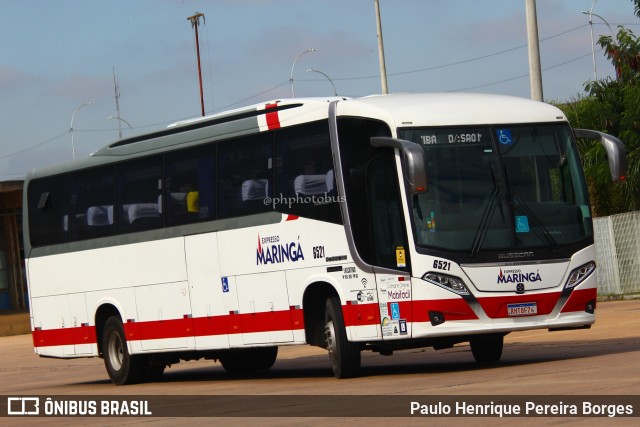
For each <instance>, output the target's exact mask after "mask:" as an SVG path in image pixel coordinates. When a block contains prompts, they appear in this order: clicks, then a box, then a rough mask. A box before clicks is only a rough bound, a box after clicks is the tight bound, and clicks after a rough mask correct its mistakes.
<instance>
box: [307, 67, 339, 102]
mask: <svg viewBox="0 0 640 427" xmlns="http://www.w3.org/2000/svg"><path fill="white" fill-rule="evenodd" d="M307 72H308V73H318V74H322V75H323V76H325V77H326V78H327V80H329V83H331V86H333V96H338V91H337V90H336V85H334V84H333V80H331V78H330V77H329V76H327V75H326V74H325V73H323V72H322V71H320V70H316V69H315V68H309V69H308V70H307Z"/></svg>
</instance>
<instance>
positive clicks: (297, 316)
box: [32, 307, 304, 347]
mask: <svg viewBox="0 0 640 427" xmlns="http://www.w3.org/2000/svg"><path fill="white" fill-rule="evenodd" d="M303 329H304V314H303V311H302V310H301V309H299V308H296V307H291V308H290V309H288V310H282V311H267V312H261V313H248V314H234V315H227V316H210V317H198V318H191V317H186V318H185V317H183V318H181V319H170V320H154V321H147V322H127V323H125V324H124V331H125V335H126V338H127V339H128V340H129V341H144V340H154V339H166V338H185V337H191V336H209V335H227V334H229V335H231V334H250V333H258V332H271V331H289V330H303ZM32 338H33V345H34V347H51V346H58V345H76V344H95V343H96V342H97V340H96V330H95V327H94V326H83V327H78V328H60V329H48V330H35V331H33V332H32Z"/></svg>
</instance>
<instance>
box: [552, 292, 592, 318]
mask: <svg viewBox="0 0 640 427" xmlns="http://www.w3.org/2000/svg"><path fill="white" fill-rule="evenodd" d="M597 298H598V289H596V288H590V289H576V290H574V291H573V292H571V296H569V299H568V300H567V302H566V303H565V304H564V307H562V310H560V312H561V313H569V312H572V311H585V309H586V308H587V304H588V303H589V302H592V301H595V300H596V299H597ZM593 308H594V309H595V306H594V307H593Z"/></svg>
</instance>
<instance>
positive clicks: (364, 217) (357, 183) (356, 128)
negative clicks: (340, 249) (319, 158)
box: [338, 118, 393, 264]
mask: <svg viewBox="0 0 640 427" xmlns="http://www.w3.org/2000/svg"><path fill="white" fill-rule="evenodd" d="M338 134H339V136H338V139H339V141H340V155H341V158H342V174H343V178H344V185H345V193H346V196H347V208H348V211H349V217H350V219H351V230H352V233H353V240H354V243H355V246H356V249H357V250H358V253H359V254H360V257H361V258H362V259H363V260H364V261H365V262H367V263H369V264H375V263H376V262H377V258H376V256H375V253H374V249H373V248H374V241H373V238H372V235H371V233H372V230H374V226H375V225H374V224H373V218H372V217H371V212H370V203H369V197H368V190H369V188H368V185H367V172H368V169H369V164H370V163H371V161H372V160H374V159H375V158H376V157H378V156H380V155H381V154H387V155H389V156H392V155H393V150H392V149H390V148H384V149H380V148H374V147H372V146H371V142H370V138H371V137H373V136H391V131H390V130H389V128H388V127H387V126H386V125H385V124H384V123H381V122H376V121H373V120H365V119H352V118H341V119H338Z"/></svg>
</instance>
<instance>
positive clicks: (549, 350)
mask: <svg viewBox="0 0 640 427" xmlns="http://www.w3.org/2000/svg"><path fill="white" fill-rule="evenodd" d="M637 351H640V337H629V338H616V339H606V340H598V341H565V342H539V343H535V342H534V343H519V342H515V343H509V344H506V345H505V348H504V351H503V355H502V360H501V361H500V362H498V363H495V364H488V365H479V364H477V363H475V361H474V360H473V356H472V355H471V351H470V349H469V346H459V347H454V348H451V349H447V350H441V351H435V350H433V349H430V348H429V349H416V350H407V351H403V352H398V353H396V354H395V355H393V356H390V357H383V356H380V355H378V354H373V353H369V352H363V357H362V369H361V372H360V376H359V377H360V378H367V377H378V376H380V377H385V376H386V377H393V376H398V375H408V374H436V373H455V372H468V371H475V370H480V369H501V368H506V367H518V366H529V365H535V364H541V363H549V362H557V361H565V360H572V359H580V358H589V357H597V356H603V355H609V354H622V353H628V352H637ZM186 363H187V364H188V362H186ZM304 378H309V379H311V378H327V379H331V380H332V379H333V373H332V372H331V369H330V366H329V360H328V357H327V356H326V355H317V356H305V357H299V358H293V359H282V360H277V361H276V363H275V365H274V367H273V368H271V369H269V370H266V371H252V372H246V373H234V374H230V373H227V372H226V371H225V370H224V369H223V368H222V366H221V365H220V364H218V363H216V362H214V361H211V366H208V367H202V366H201V365H200V366H198V367H194V368H192V369H189V367H188V366H184V367H183V368H182V369H179V370H171V368H167V370H166V371H165V373H164V375H163V377H162V379H160V380H159V381H158V382H157V383H160V384H161V383H166V384H171V383H181V382H184V383H186V382H215V381H262V380H272V379H304ZM354 380H355V381H357V378H355V379H353V380H351V381H354ZM78 384H85V385H87V384H94V385H101V384H111V382H110V381H109V380H108V379H102V380H98V381H89V382H83V383H78ZM134 387H137V386H134Z"/></svg>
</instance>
